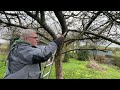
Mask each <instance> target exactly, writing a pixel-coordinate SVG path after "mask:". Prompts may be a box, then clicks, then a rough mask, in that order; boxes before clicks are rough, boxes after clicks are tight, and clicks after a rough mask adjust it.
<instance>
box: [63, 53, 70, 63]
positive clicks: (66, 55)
mask: <svg viewBox="0 0 120 90" xmlns="http://www.w3.org/2000/svg"><path fill="white" fill-rule="evenodd" d="M69 58H70V54H69V53H65V55H64V59H63V62H68V61H69Z"/></svg>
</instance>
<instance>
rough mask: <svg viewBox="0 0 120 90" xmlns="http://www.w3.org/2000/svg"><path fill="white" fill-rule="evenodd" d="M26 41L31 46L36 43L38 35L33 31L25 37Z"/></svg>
mask: <svg viewBox="0 0 120 90" xmlns="http://www.w3.org/2000/svg"><path fill="white" fill-rule="evenodd" d="M26 40H27V42H28V43H30V44H31V45H32V46H37V45H38V37H37V34H36V33H35V32H32V33H31V35H30V36H28V37H27V39H26Z"/></svg>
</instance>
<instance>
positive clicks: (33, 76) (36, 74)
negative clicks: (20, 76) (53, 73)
mask: <svg viewBox="0 0 120 90" xmlns="http://www.w3.org/2000/svg"><path fill="white" fill-rule="evenodd" d="M39 76H40V72H29V75H28V78H29V79H38V78H39Z"/></svg>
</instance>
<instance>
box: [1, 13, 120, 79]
mask: <svg viewBox="0 0 120 90" xmlns="http://www.w3.org/2000/svg"><path fill="white" fill-rule="evenodd" d="M119 25H120V12H119V11H0V28H2V29H0V30H4V29H7V31H10V32H11V37H10V38H9V39H11V38H12V37H13V36H14V35H16V36H17V34H16V33H15V32H18V31H20V29H22V28H24V29H27V28H31V29H33V30H35V31H37V34H38V35H39V36H40V40H41V39H42V42H43V43H47V42H49V41H52V40H54V39H56V38H57V34H64V36H65V41H64V44H63V45H61V46H60V47H58V49H57V53H56V55H55V68H56V78H57V79H63V78H64V77H63V74H62V58H61V56H62V53H63V52H64V51H66V49H65V48H66V47H67V46H69V45H70V44H72V43H74V44H72V45H74V48H73V47H72V49H74V50H76V49H79V46H77V43H79V45H80V43H81V42H90V43H94V44H103V43H105V42H107V41H109V42H110V43H109V44H108V45H107V46H106V47H108V46H109V45H110V44H111V43H115V44H118V45H120V42H119V35H120V34H119V28H120V26H119ZM8 36H10V35H7V37H8ZM41 37H42V38H41ZM88 44H89V43H88ZM68 49H71V48H67V51H69V50H68ZM63 54H64V53H63Z"/></svg>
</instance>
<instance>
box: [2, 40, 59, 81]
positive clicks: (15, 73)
mask: <svg viewBox="0 0 120 90" xmlns="http://www.w3.org/2000/svg"><path fill="white" fill-rule="evenodd" d="M57 47H58V46H57V44H56V43H55V42H54V41H53V42H50V43H49V44H48V45H44V46H43V45H40V46H38V47H32V46H31V45H30V44H28V43H27V42H24V41H22V40H17V41H16V42H15V44H14V45H13V46H12V49H11V51H10V53H9V55H8V68H7V70H6V74H5V77H4V79H38V78H39V75H40V67H41V66H40V63H41V62H45V61H47V60H48V59H49V58H50V57H51V56H52V54H53V53H54V52H55V50H56V49H57Z"/></svg>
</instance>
